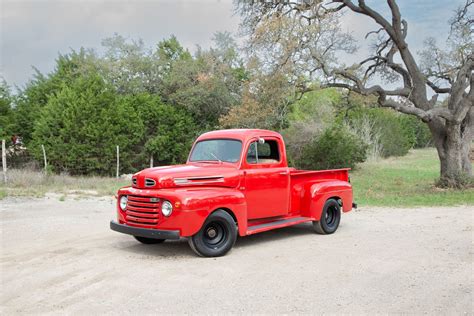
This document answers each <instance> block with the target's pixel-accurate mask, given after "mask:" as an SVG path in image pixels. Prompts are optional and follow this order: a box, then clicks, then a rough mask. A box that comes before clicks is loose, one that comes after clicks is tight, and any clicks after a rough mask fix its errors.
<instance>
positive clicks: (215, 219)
mask: <svg viewBox="0 0 474 316" xmlns="http://www.w3.org/2000/svg"><path fill="white" fill-rule="evenodd" d="M236 240H237V226H236V225H235V222H234V219H233V218H232V216H230V215H229V213H227V212H225V211H223V210H217V211H215V212H214V213H212V214H211V215H209V217H208V218H207V219H206V221H205V222H204V225H202V227H201V229H200V230H199V231H198V232H197V233H196V234H195V235H194V236H192V237H189V238H188V242H189V246H190V247H191V249H192V250H193V251H194V252H195V253H196V254H198V255H199V256H202V257H220V256H223V255H225V254H226V253H227V252H229V250H230V249H231V248H232V247H233V246H234V244H235V241H236Z"/></svg>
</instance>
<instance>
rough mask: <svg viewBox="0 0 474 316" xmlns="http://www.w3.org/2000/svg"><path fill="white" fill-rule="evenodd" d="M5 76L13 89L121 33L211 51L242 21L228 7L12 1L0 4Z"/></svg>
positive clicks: (107, 0) (105, 0)
mask: <svg viewBox="0 0 474 316" xmlns="http://www.w3.org/2000/svg"><path fill="white" fill-rule="evenodd" d="M1 20H2V22H1V71H2V75H3V77H4V78H5V79H6V80H7V82H8V83H10V84H12V83H13V84H18V85H23V84H24V83H25V82H26V81H27V80H28V79H29V78H30V77H31V75H32V74H33V70H32V68H31V67H32V66H35V67H37V68H38V69H39V70H40V71H42V72H49V71H51V70H52V69H53V67H54V60H55V58H56V57H57V55H58V53H60V52H61V53H66V52H68V51H69V50H70V49H71V48H72V49H78V48H80V47H88V48H95V49H97V48H100V43H101V40H102V39H104V38H106V37H109V36H111V35H113V34H114V33H119V34H121V35H123V36H125V37H129V38H134V39H138V38H142V39H143V40H144V41H145V43H146V44H147V45H149V46H152V45H155V44H156V43H158V42H159V41H161V40H162V39H164V38H167V37H169V36H170V35H171V34H174V35H176V36H177V37H178V39H179V40H180V42H181V43H182V44H183V45H184V46H185V47H187V48H189V49H191V50H193V49H194V47H195V45H197V44H199V45H201V46H203V47H207V46H209V45H210V43H211V38H212V36H213V34H214V33H215V32H217V31H229V32H236V31H237V29H238V23H239V17H237V16H234V15H233V5H232V2H231V1H230V0H227V1H217V0H208V1H184V0H181V1H171V0H168V1H147V0H136V1H111V0H101V1H87V0H86V1H71V0H69V1H66V0H62V1H58V0H51V1H41V0H40V1H21V0H20V1H10V0H2V4H1Z"/></svg>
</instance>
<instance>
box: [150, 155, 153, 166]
mask: <svg viewBox="0 0 474 316" xmlns="http://www.w3.org/2000/svg"><path fill="white" fill-rule="evenodd" d="M150 168H153V155H150Z"/></svg>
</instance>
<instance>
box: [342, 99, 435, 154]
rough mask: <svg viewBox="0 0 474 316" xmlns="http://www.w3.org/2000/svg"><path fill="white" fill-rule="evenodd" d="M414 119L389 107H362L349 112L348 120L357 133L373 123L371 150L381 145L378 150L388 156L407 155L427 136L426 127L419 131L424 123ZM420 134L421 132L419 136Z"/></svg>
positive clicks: (368, 141)
mask: <svg viewBox="0 0 474 316" xmlns="http://www.w3.org/2000/svg"><path fill="white" fill-rule="evenodd" d="M413 119H415V120H416V118H412V117H410V116H407V115H404V114H400V113H397V112H394V111H392V110H389V109H380V108H369V109H367V108H359V109H356V110H354V111H350V112H349V113H348V115H347V117H346V118H345V123H346V124H347V125H349V126H350V129H351V130H352V131H354V133H356V134H357V135H359V134H360V132H362V131H360V130H361V129H362V127H363V126H365V125H367V124H368V125H370V126H371V130H372V132H371V133H370V140H367V139H365V141H366V142H367V143H368V145H369V146H370V151H371V152H372V151H374V150H373V149H374V148H377V152H379V153H380V155H381V156H382V157H384V158H386V157H390V156H404V155H406V154H407V153H408V151H409V150H410V149H411V148H413V147H416V144H417V142H418V141H420V142H423V141H424V140H423V139H426V136H425V135H426V134H423V133H426V131H424V132H417V129H420V130H421V129H422V128H423V126H422V125H420V123H418V122H416V121H413ZM421 124H423V123H421ZM428 133H429V131H428ZM418 134H419V135H420V136H417V135H418ZM360 136H361V137H362V135H360ZM418 137H419V138H418Z"/></svg>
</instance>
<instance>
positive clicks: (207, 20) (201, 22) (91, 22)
mask: <svg viewBox="0 0 474 316" xmlns="http://www.w3.org/2000/svg"><path fill="white" fill-rule="evenodd" d="M397 2H398V3H399V6H400V10H401V12H402V15H403V16H404V18H405V19H406V20H407V21H408V24H409V31H408V32H409V33H408V34H409V35H408V44H409V46H410V47H411V48H412V50H414V51H415V52H416V51H418V50H420V49H421V48H422V46H421V43H422V42H423V40H424V39H425V38H427V37H428V36H437V37H440V42H444V40H445V39H446V37H447V35H448V32H449V25H448V20H449V18H450V17H451V16H452V14H453V11H454V10H455V9H456V8H457V7H458V6H459V5H461V4H463V3H464V0H452V1H445V0H398V1H397ZM367 3H368V4H369V5H372V6H373V7H374V8H377V9H379V10H381V12H388V11H387V6H386V2H385V1H382V0H372V1H370V0H368V1H367ZM0 17H1V25H0V44H1V50H0V75H1V76H2V77H3V78H4V79H5V80H6V82H7V83H8V84H9V85H11V86H17V87H19V88H21V87H23V86H24V85H25V83H26V82H27V81H28V80H29V79H31V77H32V75H33V74H34V70H33V67H35V68H37V69H38V70H39V71H41V72H42V73H48V72H50V71H52V70H53V69H54V65H55V59H56V57H57V56H58V54H60V53H68V52H69V51H70V50H71V49H75V50H77V49H79V48H80V47H86V48H93V49H96V50H98V51H100V49H101V40H102V39H104V38H107V37H110V36H112V35H113V34H114V33H118V34H120V35H122V36H125V37H127V38H130V39H139V38H141V39H143V40H144V42H145V44H146V45H147V46H149V47H152V46H154V45H155V44H156V43H158V42H159V41H161V40H162V39H164V38H169V36H170V35H172V34H174V35H175V36H176V37H177V38H178V40H179V41H180V42H181V44H182V45H183V46H184V47H186V48H188V49H189V50H190V51H195V48H196V45H200V46H202V47H209V46H210V45H211V39H212V37H213V34H214V33H215V32H218V31H228V32H230V33H232V34H234V35H235V36H237V35H238V31H239V23H240V17H239V16H238V15H236V14H234V6H233V3H232V0H129V1H126V0H29V1H25V0H0ZM343 21H344V22H343V27H344V28H345V29H346V30H348V31H350V32H352V33H353V34H354V36H355V37H356V38H363V36H364V35H365V33H366V32H367V31H370V30H372V29H373V28H374V27H375V26H374V25H373V24H371V23H368V22H367V19H366V18H361V17H360V16H356V15H354V14H347V15H346V16H345V17H344V19H343ZM363 52H364V51H363V49H361V51H360V53H359V54H363Z"/></svg>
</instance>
